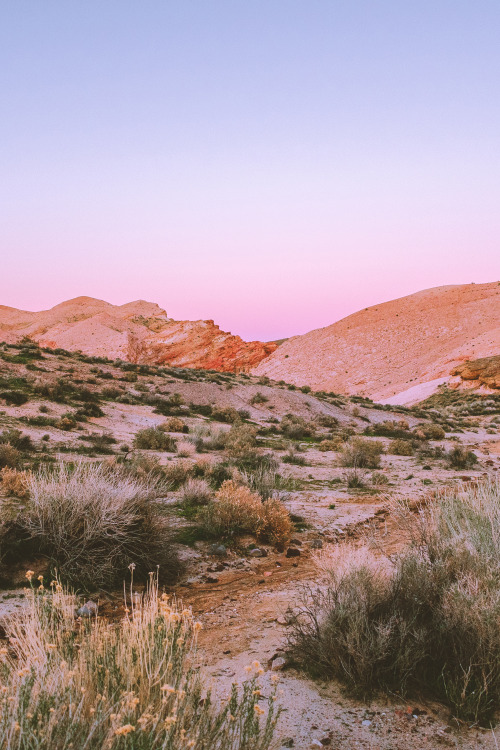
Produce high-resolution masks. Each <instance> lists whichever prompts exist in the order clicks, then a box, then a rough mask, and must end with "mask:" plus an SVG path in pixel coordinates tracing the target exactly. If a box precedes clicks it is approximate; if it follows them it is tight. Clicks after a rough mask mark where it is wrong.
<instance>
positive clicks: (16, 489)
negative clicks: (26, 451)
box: [0, 466, 29, 499]
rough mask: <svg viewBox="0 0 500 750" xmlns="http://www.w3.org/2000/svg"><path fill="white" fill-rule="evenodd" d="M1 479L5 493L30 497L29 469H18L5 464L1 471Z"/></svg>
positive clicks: (24, 497) (22, 497)
mask: <svg viewBox="0 0 500 750" xmlns="http://www.w3.org/2000/svg"><path fill="white" fill-rule="evenodd" d="M0 479H1V480H2V489H3V491H4V492H5V494H7V495H14V497H19V498H21V499H26V498H28V497H29V490H28V479H29V473H28V472H27V471H18V470H17V469H12V468H9V467H8V466H4V468H3V469H2V470H1V471H0Z"/></svg>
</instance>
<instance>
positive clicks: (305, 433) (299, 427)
mask: <svg viewBox="0 0 500 750" xmlns="http://www.w3.org/2000/svg"><path fill="white" fill-rule="evenodd" d="M280 430H281V432H282V433H283V435H285V436H286V437H288V438H290V439H291V440H302V439H303V438H306V437H313V436H314V435H315V433H316V428H315V425H314V424H311V423H310V422H306V420H305V419H303V418H302V417H299V416H297V415H296V414H285V416H284V417H283V419H282V420H281V422H280Z"/></svg>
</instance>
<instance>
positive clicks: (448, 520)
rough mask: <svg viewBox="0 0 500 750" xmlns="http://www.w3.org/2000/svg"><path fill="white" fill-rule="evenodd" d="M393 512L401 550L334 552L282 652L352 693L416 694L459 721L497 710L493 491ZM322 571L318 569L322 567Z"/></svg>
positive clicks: (499, 496) (499, 507)
mask: <svg viewBox="0 0 500 750" xmlns="http://www.w3.org/2000/svg"><path fill="white" fill-rule="evenodd" d="M438 500H439V502H434V503H429V504H428V505H427V506H425V507H423V508H420V513H419V515H418V518H415V516H414V514H413V513H412V512H411V511H410V509H409V508H408V507H405V506H400V507H399V509H398V513H399V519H400V523H401V527H402V529H403V530H404V532H405V534H409V535H410V542H409V543H408V545H407V546H406V547H405V548H404V549H403V550H402V551H401V552H400V553H399V554H397V555H396V556H393V557H392V558H391V560H392V562H391V563H389V561H388V560H384V559H377V558H375V557H374V556H373V555H372V554H371V553H369V552H368V551H367V550H366V549H364V550H359V549H350V548H346V547H343V548H342V547H338V548H337V550H336V551H335V552H332V551H331V550H330V551H329V552H328V553H326V557H325V556H323V557H322V568H323V572H325V573H326V585H325V586H322V587H321V589H319V590H318V591H313V592H311V594H310V596H309V597H307V599H306V601H305V602H304V606H303V608H302V610H301V611H300V612H297V613H296V614H295V616H294V617H293V622H292V629H291V633H290V649H291V653H292V654H293V656H294V658H295V659H296V661H297V662H298V663H299V664H301V665H302V666H303V667H304V668H306V669H309V670H310V671H312V672H313V673H315V674H316V675H323V676H325V677H337V678H340V679H341V680H342V681H344V682H345V683H346V684H347V685H348V687H349V688H350V689H351V690H352V691H353V692H354V693H356V694H357V695H363V696H367V695H370V694H371V693H373V691H375V690H379V689H382V690H387V691H389V692H391V693H394V692H397V693H403V694H410V693H413V694H414V693H416V692H417V691H420V692H421V691H423V690H425V691H426V692H427V693H429V694H430V695H431V696H433V697H434V698H437V699H439V700H442V701H444V702H446V703H447V704H448V705H449V706H450V707H451V708H452V710H453V712H454V714H455V715H456V716H458V717H460V718H463V719H465V720H467V721H480V722H485V721H487V720H489V719H491V717H492V716H493V715H494V714H495V713H496V712H497V711H498V709H499V707H500V534H499V533H498V529H499V528H500V484H499V483H498V482H488V483H485V484H482V485H479V486H477V487H475V488H470V487H467V488H466V487H465V486H458V487H456V488H453V489H449V490H448V491H446V492H444V493H442V494H441V495H440V497H439V498H438ZM325 563H326V564H325Z"/></svg>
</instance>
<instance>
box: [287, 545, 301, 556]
mask: <svg viewBox="0 0 500 750" xmlns="http://www.w3.org/2000/svg"><path fill="white" fill-rule="evenodd" d="M286 556H287V557H300V549H296V548H295V547H289V548H288V549H287V551H286Z"/></svg>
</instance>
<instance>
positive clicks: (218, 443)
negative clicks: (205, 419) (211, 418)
mask: <svg viewBox="0 0 500 750" xmlns="http://www.w3.org/2000/svg"><path fill="white" fill-rule="evenodd" d="M226 434H227V431H226V430H224V429H223V428H222V427H214V426H213V425H210V424H201V425H196V426H195V427H194V428H193V429H192V430H191V433H190V435H189V438H188V440H189V441H190V442H192V443H193V445H194V446H195V447H196V450H197V451H198V453H203V451H220V450H223V449H224V447H225V445H226Z"/></svg>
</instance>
